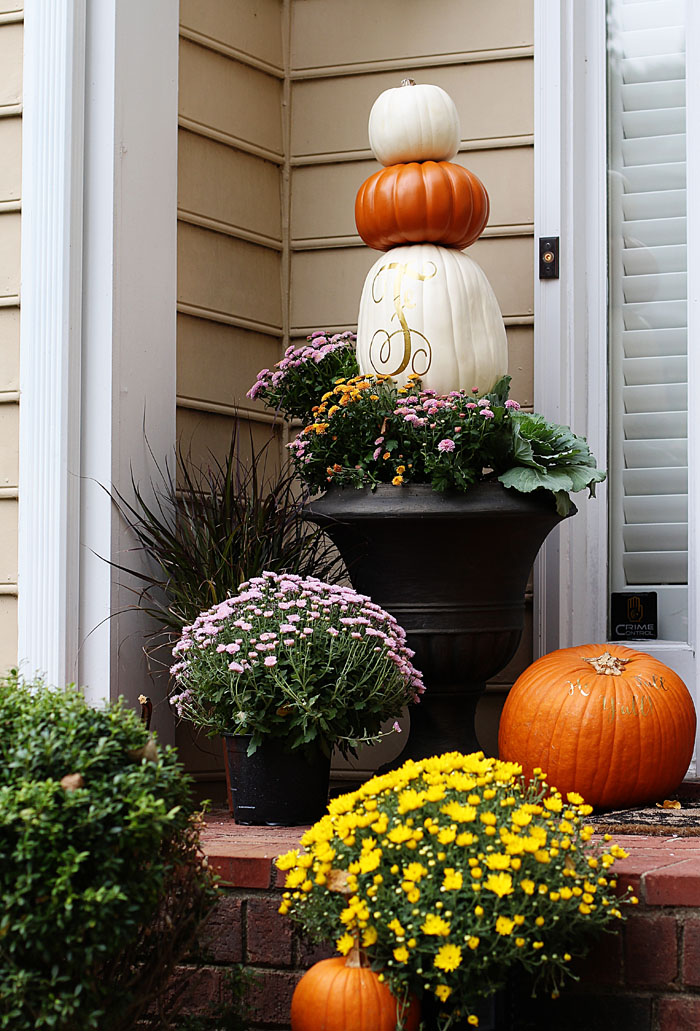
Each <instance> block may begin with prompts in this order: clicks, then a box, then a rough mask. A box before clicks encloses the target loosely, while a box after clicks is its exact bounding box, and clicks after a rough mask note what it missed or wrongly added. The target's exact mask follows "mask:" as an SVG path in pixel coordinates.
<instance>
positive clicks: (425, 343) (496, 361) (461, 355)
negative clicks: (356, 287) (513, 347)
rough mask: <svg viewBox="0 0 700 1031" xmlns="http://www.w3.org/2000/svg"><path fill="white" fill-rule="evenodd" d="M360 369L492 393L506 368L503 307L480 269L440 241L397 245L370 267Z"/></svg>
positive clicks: (430, 385) (441, 390)
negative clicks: (501, 308)
mask: <svg viewBox="0 0 700 1031" xmlns="http://www.w3.org/2000/svg"><path fill="white" fill-rule="evenodd" d="M357 359H358V362H359V366H360V371H361V372H363V373H366V374H368V375H371V374H374V373H379V374H382V375H386V376H392V377H393V378H394V379H396V380H397V381H398V382H399V383H405V382H406V381H407V379H408V376H409V374H410V373H415V374H417V375H419V376H420V377H421V380H422V385H423V388H424V389H430V390H435V391H437V393H438V394H446V393H449V391H450V390H472V389H473V388H474V387H476V388H477V389H478V391H479V393H486V392H488V391H489V390H490V389H491V387H492V386H493V385H494V383H495V382H496V381H497V380H498V379H499V378H500V377H501V376H503V375H505V373H506V372H507V367H508V351H507V344H506V332H505V327H504V325H503V318H502V316H501V311H500V308H499V307H498V301H497V300H496V297H495V294H494V292H493V290H492V289H491V285H490V284H489V281H488V279H487V278H486V276H485V275H484V273H483V271H482V270H481V268H480V267H479V266H478V265H477V263H476V262H475V261H474V260H473V259H472V258H469V257H467V255H466V254H463V253H462V252H461V251H458V250H454V249H452V248H449V247H438V246H437V245H435V244H431V243H424V244H411V245H410V246H405V247H393V248H392V249H391V250H390V251H388V252H387V253H386V254H382V256H381V258H379V259H378V261H376V262H375V264H374V265H373V266H372V268H371V269H370V270H369V272H368V274H367V278H366V279H365V285H364V288H363V290H362V298H361V300H360V314H359V319H358V328H357Z"/></svg>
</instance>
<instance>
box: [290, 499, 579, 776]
mask: <svg viewBox="0 0 700 1031" xmlns="http://www.w3.org/2000/svg"><path fill="white" fill-rule="evenodd" d="M573 511H575V509H574V510H573ZM305 515H306V518H307V519H309V520H311V521H312V522H314V523H316V524H318V525H319V526H321V527H323V529H324V530H326V532H327V533H328V535H329V536H330V537H331V539H332V540H333V542H334V544H335V545H336V547H337V548H338V550H339V552H340V554H341V555H342V557H343V559H344V560H345V563H346V565H347V567H348V573H349V576H350V579H351V581H352V585H353V587H354V588H355V590H357V591H359V592H361V593H362V594H367V595H369V596H370V597H371V598H372V600H373V601H375V602H376V603H377V604H378V605H381V606H382V607H383V608H385V609H386V610H387V611H388V612H390V613H391V614H392V615H393V616H395V618H396V619H397V620H398V622H399V623H400V624H401V625H402V626H403V627H404V628H405V630H406V632H407V635H408V643H409V645H410V647H411V648H413V649H414V651H415V653H416V655H415V658H414V660H413V661H414V663H415V665H416V667H417V668H418V669H420V670H422V672H423V676H424V681H425V685H426V691H425V694H424V695H423V697H422V699H421V702H420V704H419V705H416V706H414V707H412V708H411V732H410V735H409V740H408V742H407V744H406V747H405V748H404V750H403V751H402V753H401V755H400V756H399V757H398V759H397V760H395V761H394V763H392V765H393V766H396V765H398V764H400V763H402V762H404V761H405V760H406V759H423V758H426V757H427V756H430V755H436V754H440V753H442V752H447V751H460V752H465V753H466V752H473V751H476V750H478V748H479V745H478V742H477V739H476V734H475V731H474V716H475V712H476V706H477V703H478V701H479V698H480V696H481V694H482V693H483V691H484V688H485V685H486V681H487V680H489V679H490V678H491V677H493V676H494V675H495V674H496V673H498V672H499V670H501V669H503V667H504V666H505V665H506V664H507V663H508V662H509V660H510V659H511V658H512V656H513V655H514V653H515V650H516V648H517V647H518V643H519V641H520V638H521V635H522V631H523V621H524V613H525V588H526V585H527V579H528V576H529V573H530V570H531V568H532V564H533V562H534V560H535V556H536V555H537V552H538V550H539V548H540V545H541V544H542V542H543V541H544V539H545V537H546V536H547V534H548V533H549V532H550V530H552V529H553V528H554V527H555V526H556V525H557V523H559V522H560V521H561V516H559V515H558V513H557V511H556V507H555V503H554V498H553V496H552V495H551V494H550V493H549V492H545V491H536V492H534V493H532V494H522V493H520V492H519V491H515V490H512V489H506V488H505V487H503V486H502V485H501V484H500V483H497V482H487V483H480V484H477V485H476V486H474V487H473V488H471V489H470V490H469V491H468V492H467V493H465V494H458V493H449V494H448V493H445V494H440V493H437V492H436V491H433V490H432V489H431V488H430V486H428V485H422V484H421V485H410V486H407V487H398V488H397V487H394V486H390V485H382V486H379V487H377V488H376V490H375V491H372V490H370V489H369V488H367V487H365V488H362V489H360V490H356V489H354V488H350V487H347V488H340V487H335V488H332V489H330V490H329V491H327V493H326V494H324V495H323V497H321V498H319V499H318V500H314V501H311V502H309V503H308V504H307V506H306V509H305Z"/></svg>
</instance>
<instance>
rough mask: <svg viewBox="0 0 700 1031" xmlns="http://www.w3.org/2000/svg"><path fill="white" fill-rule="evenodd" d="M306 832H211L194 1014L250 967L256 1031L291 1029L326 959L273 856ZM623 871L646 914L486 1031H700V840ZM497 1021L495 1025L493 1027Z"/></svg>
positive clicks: (228, 827) (485, 1025)
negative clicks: (300, 929) (217, 878)
mask: <svg viewBox="0 0 700 1031" xmlns="http://www.w3.org/2000/svg"><path fill="white" fill-rule="evenodd" d="M298 835H299V831H298V829H296V830H295V829H294V828H288V829H284V830H281V829H278V830H267V829H264V828H252V827H251V828H247V827H236V826H235V824H233V823H232V822H230V821H225V820H224V821H221V822H220V823H219V824H218V826H216V825H214V824H213V823H210V826H209V829H208V831H207V834H206V835H205V839H204V841H205V848H206V850H207V853H208V855H209V857H210V861H211V862H212V864H213V866H214V867H215V869H216V870H217V871H218V872H219V873H220V875H221V877H222V878H223V886H222V895H221V899H220V900H219V902H218V904H217V906H216V909H215V911H214V913H213V914H212V917H211V919H210V921H209V924H208V927H207V931H206V935H205V939H206V941H205V944H206V949H207V952H208V955H209V960H208V962H207V965H206V966H204V967H203V968H200V969H199V970H197V971H196V973H195V974H194V977H193V979H192V982H191V983H190V984H188V989H187V996H186V997H187V1008H188V1009H189V1010H195V1011H196V1010H200V1011H201V1010H202V1009H203V1007H205V1006H206V1004H207V1003H208V1002H210V1001H220V1000H223V999H224V998H225V995H226V988H225V975H226V971H227V969H229V968H230V967H231V965H233V964H244V965H245V967H246V968H248V969H249V970H251V971H252V972H253V973H254V974H255V975H256V983H255V985H254V986H253V987H252V989H251V990H250V1003H251V1007H252V1013H253V1016H252V1020H251V1024H250V1027H251V1031H252V1029H256V1031H257V1029H261V1031H262V1029H266V1031H283V1029H287V1028H288V1027H289V1006H290V1002H291V997H292V993H293V991H294V986H295V985H296V983H297V981H298V980H299V978H300V977H301V976H302V975H303V973H304V971H305V970H307V969H308V968H309V966H311V964H312V963H314V962H316V961H317V960H319V959H322V958H325V956H327V955H330V954H331V951H330V950H323V949H313V948H310V947H308V946H307V945H305V944H304V942H303V941H302V940H301V939H300V938H299V937H298V936H297V935H296V934H295V933H294V932H293V930H292V926H291V924H290V922H289V920H288V919H287V918H286V917H281V916H279V914H278V913H277V907H278V905H279V900H280V895H281V892H282V876H281V875H280V874H278V872H277V871H276V869H275V867H274V862H273V860H274V856H275V855H277V854H279V853H280V852H283V851H286V850H287V848H291V847H293V846H294V845H295V844H296V843H297V841H298ZM624 845H625V847H626V848H627V849H628V851H629V852H630V856H629V858H628V859H626V860H624V861H623V862H621V863H619V864H618V866H617V869H618V881H619V886H620V889H621V890H624V889H625V888H626V887H627V886H628V885H629V886H630V887H631V888H632V889H633V890H634V891H635V893H636V894H637V895H638V897H639V899H640V905H639V907H637V908H636V909H635V910H634V911H631V912H630V916H629V918H628V920H627V921H626V923H625V924H624V926H623V927H622V928H621V929H620V931H619V932H618V933H615V934H605V935H604V936H603V937H602V938H600V939H599V940H598V941H597V942H596V943H595V944H594V945H593V948H592V950H591V953H590V955H589V957H588V959H587V960H586V961H585V962H583V963H581V964H580V965H579V968H578V971H577V973H578V974H579V976H580V981H579V982H578V983H577V984H574V985H573V986H572V987H571V988H569V989H567V991H566V992H565V993H564V994H563V995H562V997H561V998H559V999H557V1000H550V999H542V998H539V999H537V1000H535V1001H534V1002H533V1001H532V1000H531V999H530V997H529V996H530V991H529V986H528V985H526V984H525V983H524V982H522V981H514V982H513V983H511V985H510V986H509V989H508V991H507V993H506V995H505V998H504V1000H502V1003H501V1006H500V1007H498V1009H497V1012H499V1013H501V1016H499V1017H495V1018H492V1017H490V1016H489V1013H488V1011H487V1012H486V1014H485V1016H484V1017H482V1023H481V1031H491V1028H493V1029H494V1031H535V1029H536V1031H563V1029H565V1031H697V1029H698V1028H700V908H699V907H700V838H679V839H669V838H642V837H628V838H626V839H625V840H624ZM493 1021H495V1023H494V1022H493Z"/></svg>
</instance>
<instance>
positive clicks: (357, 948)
mask: <svg viewBox="0 0 700 1031" xmlns="http://www.w3.org/2000/svg"><path fill="white" fill-rule="evenodd" d="M354 937H355V941H354V943H353V946H352V948H351V949H350V951H349V952H348V955H347V959H346V960H345V966H346V967H368V966H369V965H370V962H369V960H368V959H367V953H366V952H365V950H364V949H363V948H362V946H361V945H360V936H359V934H358V933H357V931H355V934H354Z"/></svg>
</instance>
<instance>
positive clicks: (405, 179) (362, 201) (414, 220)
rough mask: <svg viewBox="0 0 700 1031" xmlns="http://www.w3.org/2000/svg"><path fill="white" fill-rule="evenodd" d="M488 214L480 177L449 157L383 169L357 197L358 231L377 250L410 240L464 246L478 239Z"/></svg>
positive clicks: (366, 184)
mask: <svg viewBox="0 0 700 1031" xmlns="http://www.w3.org/2000/svg"><path fill="white" fill-rule="evenodd" d="M488 217H489V197H488V194H487V192H486V188H485V187H484V185H483V183H482V182H481V180H480V179H478V178H477V176H475V175H474V174H473V173H472V172H470V171H468V170H467V169H466V168H462V167H461V165H453V164H452V163H451V162H450V161H423V162H417V161H411V162H409V163H408V164H404V165H390V166H389V167H388V168H382V169H380V170H379V171H378V172H375V173H374V175H371V176H370V177H369V179H366V180H365V182H364V183H363V184H362V186H361V187H360V189H359V190H358V193H357V198H356V200H355V223H356V225H357V231H358V233H359V234H360V236H361V237H362V239H363V240H364V242H365V243H366V244H367V245H368V246H369V247H374V248H375V250H378V251H388V250H389V248H391V247H397V246H400V245H401V244H411V243H436V244H441V245H442V246H443V247H456V248H457V249H458V250H462V249H463V248H465V247H468V246H469V245H470V244H472V243H474V241H475V240H476V239H478V237H479V236H480V235H481V233H482V231H483V229H484V226H485V225H486V223H487V221H488Z"/></svg>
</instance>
